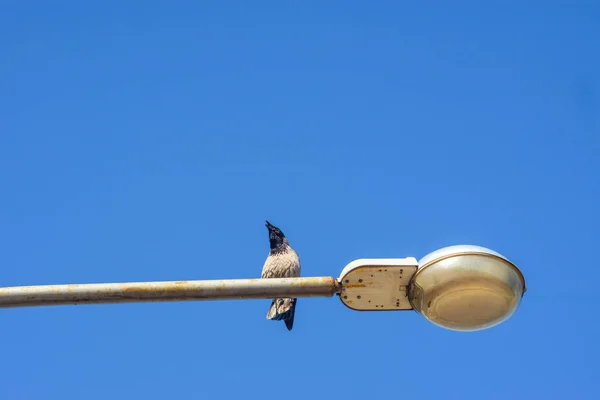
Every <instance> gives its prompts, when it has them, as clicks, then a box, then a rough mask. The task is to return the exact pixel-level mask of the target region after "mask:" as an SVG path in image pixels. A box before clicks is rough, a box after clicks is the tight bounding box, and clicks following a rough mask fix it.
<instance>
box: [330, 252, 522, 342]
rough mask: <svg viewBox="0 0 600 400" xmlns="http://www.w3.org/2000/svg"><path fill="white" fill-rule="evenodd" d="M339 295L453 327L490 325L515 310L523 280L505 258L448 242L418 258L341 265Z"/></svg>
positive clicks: (355, 305)
mask: <svg viewBox="0 0 600 400" xmlns="http://www.w3.org/2000/svg"><path fill="white" fill-rule="evenodd" d="M339 282H340V284H341V285H342V291H341V293H340V299H341V300H342V303H344V304H345V305H346V306H348V307H349V308H351V309H353V310H359V311H389V310H413V309H414V310H415V311H417V312H418V313H420V314H421V315H423V316H424V317H425V318H426V319H427V320H429V321H430V322H432V323H434V324H436V325H438V326H441V327H444V328H447V329H451V330H457V331H477V330H481V329H485V328H491V327H492V326H495V325H498V324H499V323H501V322H503V321H505V320H506V319H508V318H509V317H510V316H511V315H512V314H514V313H515V311H516V310H517V308H518V307H519V304H520V302H521V298H522V297H523V294H524V293H525V290H526V288H525V278H524V277H523V274H522V273H521V271H519V269H518V268H517V267H516V266H515V265H514V264H513V263H511V262H510V261H508V259H506V258H505V257H504V256H502V255H501V254H499V253H496V252H495V251H492V250H490V249H486V248H485V247H480V246H469V245H460V246H450V247H444V248H442V249H439V250H436V251H434V252H432V253H430V254H428V255H426V256H425V257H423V258H422V259H421V260H420V261H419V262H417V260H416V259H414V258H412V257H409V258H405V259H361V260H356V261H353V262H351V263H350V264H348V265H347V266H346V268H344V270H343V271H342V274H341V275H340V278H339Z"/></svg>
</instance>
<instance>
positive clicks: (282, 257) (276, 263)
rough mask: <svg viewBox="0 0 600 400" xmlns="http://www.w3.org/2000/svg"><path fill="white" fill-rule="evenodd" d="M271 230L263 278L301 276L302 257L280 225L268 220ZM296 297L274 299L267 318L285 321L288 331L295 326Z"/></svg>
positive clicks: (268, 227) (267, 224)
mask: <svg viewBox="0 0 600 400" xmlns="http://www.w3.org/2000/svg"><path fill="white" fill-rule="evenodd" d="M265 226H266V227H267V229H268V230H269V246H270V249H269V255H268V256H267V260H266V261H265V264H264V265H263V269H262V274H261V278H292V277H299V276H300V257H299V256H298V253H296V251H295V250H294V249H292V247H291V246H290V243H289V242H288V240H287V238H286V237H285V235H284V234H283V232H282V231H281V229H279V228H278V227H276V226H274V225H272V224H271V223H270V222H269V221H266V224H265ZM295 313H296V299H290V298H287V299H273V301H272V302H271V306H270V307H269V311H268V312H267V319H269V320H275V321H282V320H283V321H284V322H285V326H286V328H287V329H288V331H291V330H292V328H293V326H294V315H295Z"/></svg>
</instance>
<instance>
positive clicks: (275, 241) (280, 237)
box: [265, 221, 287, 249]
mask: <svg viewBox="0 0 600 400" xmlns="http://www.w3.org/2000/svg"><path fill="white" fill-rule="evenodd" d="M265 226H266V227H267V229H268V230H269V244H270V245H271V249H276V248H278V247H280V246H282V245H283V244H284V243H286V242H287V239H286V238H285V235H284V234H283V232H281V229H279V228H278V227H276V226H275V225H272V224H271V223H270V222H269V221H266V224H265Z"/></svg>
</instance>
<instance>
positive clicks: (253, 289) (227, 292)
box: [0, 276, 341, 308]
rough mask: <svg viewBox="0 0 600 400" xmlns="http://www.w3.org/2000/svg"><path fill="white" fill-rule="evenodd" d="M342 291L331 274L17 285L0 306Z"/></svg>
mask: <svg viewBox="0 0 600 400" xmlns="http://www.w3.org/2000/svg"><path fill="white" fill-rule="evenodd" d="M340 291H341V286H340V284H339V283H338V281H337V279H335V278H333V277H329V276H323V277H308V278H268V279H267V278H265V279H259V278H256V279H227V280H206V281H168V282H130V283H89V284H71V285H43V286H15V287H5V288H0V308H8V307H31V306H53V305H65V304H107V303H141V302H151V301H190V300H231V299H271V298H277V297H284V298H285V297H331V296H333V295H334V294H336V293H340Z"/></svg>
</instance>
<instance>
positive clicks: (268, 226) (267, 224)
mask: <svg viewBox="0 0 600 400" xmlns="http://www.w3.org/2000/svg"><path fill="white" fill-rule="evenodd" d="M265 222H266V224H265V226H266V227H267V228H269V229H271V228H272V227H273V225H271V223H270V222H269V221H265Z"/></svg>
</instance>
